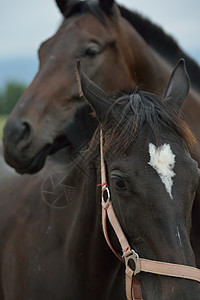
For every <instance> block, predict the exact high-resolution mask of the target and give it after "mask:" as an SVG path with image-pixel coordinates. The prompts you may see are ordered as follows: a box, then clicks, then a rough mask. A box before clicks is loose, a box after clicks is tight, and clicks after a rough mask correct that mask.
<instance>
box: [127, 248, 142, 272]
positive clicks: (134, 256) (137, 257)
mask: <svg viewBox="0 0 200 300" xmlns="http://www.w3.org/2000/svg"><path fill="white" fill-rule="evenodd" d="M131 251H132V254H130V255H128V256H125V257H124V259H125V264H126V268H127V267H129V268H130V265H129V262H130V260H132V261H133V262H134V265H135V269H134V270H133V271H134V275H136V274H138V273H140V267H139V264H138V259H139V255H138V254H137V253H136V252H135V251H134V250H133V249H131Z"/></svg>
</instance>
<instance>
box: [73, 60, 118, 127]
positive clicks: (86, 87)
mask: <svg viewBox="0 0 200 300" xmlns="http://www.w3.org/2000/svg"><path fill="white" fill-rule="evenodd" d="M77 70H78V81H79V84H80V88H81V91H82V92H83V95H84V96H85V98H86V100H87V101H88V102H89V103H90V105H91V106H92V108H93V110H94V111H95V113H96V117H97V119H98V120H99V121H100V122H101V123H103V121H104V120H105V119H106V116H107V113H108V110H109V108H110V107H111V105H112V104H113V101H114V100H113V99H112V98H111V97H109V96H108V95H107V94H106V93H105V92H104V91H103V90H102V89H100V88H99V87H98V86H97V85H96V84H94V83H93V82H92V81H91V80H89V79H88V77H87V76H86V75H85V74H84V72H83V71H82V70H81V65H80V61H79V60H77Z"/></svg>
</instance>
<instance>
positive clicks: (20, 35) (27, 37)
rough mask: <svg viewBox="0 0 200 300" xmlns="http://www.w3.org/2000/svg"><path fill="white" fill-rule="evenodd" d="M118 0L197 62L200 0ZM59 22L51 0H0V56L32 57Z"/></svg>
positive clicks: (199, 35) (198, 58)
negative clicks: (159, 30)
mask: <svg viewBox="0 0 200 300" xmlns="http://www.w3.org/2000/svg"><path fill="white" fill-rule="evenodd" d="M119 2H120V3H121V4H123V5H125V6H127V7H128V8H132V9H136V10H138V11H139V12H141V13H143V15H146V16H148V17H149V18H150V19H151V20H152V21H154V22H155V23H157V24H159V25H161V26H162V27H163V28H164V30H165V31H166V32H167V33H170V34H172V35H173V37H175V38H176V40H177V41H178V43H179V44H180V45H181V46H182V47H183V48H184V50H186V52H187V53H189V54H190V55H192V56H193V58H196V59H197V60H198V62H199V64H200V0H190V1H188V0H167V1H159V0H151V1H150V0H121V1H119ZM60 22H61V15H60V12H59V10H58V8H57V6H56V3H55V1H54V0H33V1H30V0H15V1H8V0H0V59H1V60H2V59H9V58H12V57H35V59H36V57H37V55H36V52H37V49H38V47H39V45H40V43H41V42H42V41H44V40H45V39H47V38H48V37H49V36H51V35H52V34H53V33H54V32H55V31H56V28H58V26H59V24H60ZM0 72H1V70H0Z"/></svg>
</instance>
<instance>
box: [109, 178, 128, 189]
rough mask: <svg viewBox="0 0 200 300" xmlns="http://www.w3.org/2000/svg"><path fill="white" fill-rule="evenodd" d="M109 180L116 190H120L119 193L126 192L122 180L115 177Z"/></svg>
mask: <svg viewBox="0 0 200 300" xmlns="http://www.w3.org/2000/svg"><path fill="white" fill-rule="evenodd" d="M111 180H112V182H113V185H114V187H115V188H116V189H117V190H120V191H122V190H126V185H125V182H124V179H122V178H120V177H116V176H115V177H112V178H111Z"/></svg>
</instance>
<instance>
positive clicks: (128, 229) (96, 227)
mask: <svg viewBox="0 0 200 300" xmlns="http://www.w3.org/2000/svg"><path fill="white" fill-rule="evenodd" d="M81 79H82V82H83V91H84V94H85V96H86V97H87V99H88V100H89V101H90V103H91V104H92V105H93V107H94V108H95V112H96V115H97V117H98V119H99V120H100V121H101V123H102V124H103V134H104V137H105V139H104V145H105V147H106V148H107V149H109V151H108V150H107V151H106V152H105V163H106V166H107V180H108V184H109V188H110V191H111V197H112V201H113V206H114V209H115V211H116V214H117V216H118V218H119V221H120V223H121V225H122V228H123V230H124V232H125V234H126V236H127V238H128V240H129V243H130V245H131V247H132V248H134V249H135V251H137V252H138V253H139V255H140V256H141V257H144V258H148V259H155V260H160V261H166V262H172V263H177V264H185V265H189V266H194V265H195V260H194V256H193V251H192V248H191V245H190V240H189V231H190V226H191V209H192V204H193V200H194V193H195V189H196V187H197V184H198V181H199V170H198V166H197V163H196V162H195V161H194V160H193V159H192V158H191V156H190V154H189V152H188V149H187V146H186V145H187V144H190V142H191V135H190V133H189V131H188V130H187V126H186V125H185V124H184V122H183V121H182V120H181V119H180V118H179V117H178V112H177V109H174V106H173V103H174V104H176V105H178V106H179V107H180V106H181V105H182V103H183V101H184V98H185V97H186V95H187V93H188V88H189V85H188V80H187V75H186V73H185V69H184V66H183V64H182V63H181V64H180V65H178V66H177V68H176V69H175V72H174V73H173V75H172V78H171V80H170V83H169V85H168V89H167V91H166V97H167V99H166V101H165V102H164V101H162V100H161V99H159V98H158V97H157V96H154V95H153V94H150V93H147V92H134V94H132V95H130V96H123V97H121V98H120V99H118V100H117V101H116V102H114V101H113V100H112V99H111V98H110V97H108V96H107V95H106V94H105V93H103V94H102V91H101V90H99V88H97V87H95V88H94V87H93V85H91V84H90V88H89V89H88V86H89V85H88V82H87V81H88V79H87V78H84V76H83V75H81ZM100 99H101V101H100V102H99V100H100ZM114 103H115V105H114V106H113V104H114ZM82 109H84V107H83V108H82ZM108 112H109V114H108ZM76 117H78V118H79V116H78V115H77V114H76ZM119 120H120V121H119ZM74 121H75V124H76V122H78V120H74ZM82 124H84V119H83V120H82ZM86 126H87V125H86ZM83 129H84V128H83ZM133 132H134V134H133ZM97 135H98V134H97ZM97 135H95V136H97ZM116 141H117V143H116ZM125 147H126V148H125ZM151 148H152V149H151ZM166 149H167V150H166ZM154 152H155V153H154ZM162 153H163V154H162ZM162 155H164V156H165V157H166V155H167V156H168V163H169V164H168V165H166V166H165V169H168V172H167V173H169V174H168V175H167V177H168V180H167V181H169V184H166V182H165V180H161V179H162V174H161V173H162V172H161V173H160V172H159V168H160V169H161V170H162V163H159V162H158V163H154V159H155V160H156V157H157V156H158V157H159V159H158V161H160V159H162ZM98 157H99V150H98V148H96V147H94V148H92V146H91V148H90V151H89V152H80V153H79V154H78V157H77V158H76V160H74V163H73V164H68V165H63V164H61V165H60V166H58V165H57V166H56V163H55V162H53V163H50V162H49V161H48V167H47V166H46V167H45V168H43V170H42V171H40V172H39V173H38V174H36V175H29V176H28V175H26V176H25V177H24V180H21V178H20V176H18V175H16V176H15V178H13V180H12V184H10V183H11V182H9V180H8V181H6V183H5V184H4V186H3V194H4V197H3V198H1V201H0V222H1V226H0V236H1V247H0V268H1V284H0V299H2V300H11V299H15V300H18V299H20V300H27V299H37V300H40V299H41V300H47V299H48V300H51V299H52V300H54V299H59V300H62V299H63V300H64V299H68V300H71V299H72V300H76V299H89V300H93V299H97V300H102V299H104V300H110V299H116V300H118V299H119V300H121V299H124V300H125V299H126V295H125V286H124V265H123V264H122V263H121V262H120V261H118V260H117V259H116V258H115V257H114V255H113V254H112V252H111V251H110V249H109V248H108V246H107V245H106V243H105V240H104V237H103V234H102V228H101V197H100V189H99V187H97V184H98V183H99V182H100V172H99V169H100V167H99V164H100V162H99V159H98ZM160 164H161V165H160ZM80 166H82V167H83V169H81V168H80ZM50 169H51V172H53V171H57V170H58V169H59V171H60V172H62V173H63V174H64V176H62V177H60V179H61V180H60V182H59V184H58V185H57V190H56V192H57V193H60V194H61V193H62V191H63V189H64V190H65V191H67V192H68V193H69V187H73V188H74V191H75V195H74V199H73V200H72V199H71V200H72V201H71V202H70V203H68V206H67V207H66V208H63V209H61V210H59V209H57V210H56V209H53V208H52V207H50V206H48V205H47V204H45V203H44V201H42V200H41V180H43V178H44V177H46V176H48V172H49V170H50ZM83 170H84V172H85V173H83ZM172 177H173V179H172ZM169 178H171V179H172V180H171V181H170V180H169ZM57 179H58V178H57ZM54 182H55V181H54ZM170 182H171V183H170ZM16 187H18V189H17V197H18V198H19V200H18V201H16ZM48 187H50V181H49V182H48V181H45V184H44V185H43V187H42V190H43V192H45V191H47V188H48ZM1 188H2V187H1ZM54 191H55V190H54ZM49 194H50V193H49ZM50 195H51V196H52V193H51V194H50ZM43 196H44V193H43ZM49 203H50V201H49ZM54 204H55V201H54ZM110 234H111V239H112V242H113V244H114V246H115V247H116V249H118V247H119V245H118V244H117V242H116V239H115V237H114V234H113V232H112V231H110ZM137 278H138V280H139V281H140V284H141V289H142V296H143V299H144V300H146V299H148V300H160V299H164V300H165V299H171V300H173V299H174V300H175V299H192V300H193V299H194V300H196V299H198V296H199V293H200V284H199V283H197V282H195V281H192V280H186V279H177V278H170V277H165V276H158V275H153V274H145V273H140V274H138V275H137Z"/></svg>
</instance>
